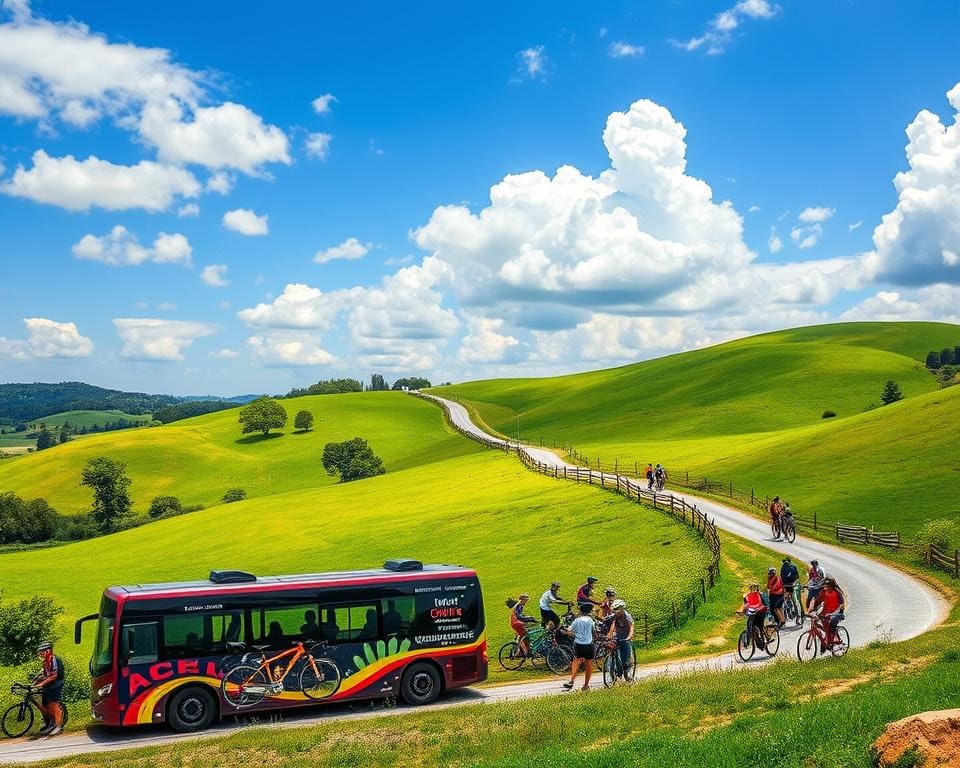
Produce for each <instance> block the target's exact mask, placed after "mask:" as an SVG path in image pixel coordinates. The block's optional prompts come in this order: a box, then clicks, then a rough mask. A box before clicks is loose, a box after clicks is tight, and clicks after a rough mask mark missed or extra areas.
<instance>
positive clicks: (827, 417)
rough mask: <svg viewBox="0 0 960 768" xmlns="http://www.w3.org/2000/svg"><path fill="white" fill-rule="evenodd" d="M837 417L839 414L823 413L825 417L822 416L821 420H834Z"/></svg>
mask: <svg viewBox="0 0 960 768" xmlns="http://www.w3.org/2000/svg"><path fill="white" fill-rule="evenodd" d="M836 415H837V414H836V413H834V412H833V411H824V412H823V416H821V417H820V418H821V419H832V418H834V417H835V416H836Z"/></svg>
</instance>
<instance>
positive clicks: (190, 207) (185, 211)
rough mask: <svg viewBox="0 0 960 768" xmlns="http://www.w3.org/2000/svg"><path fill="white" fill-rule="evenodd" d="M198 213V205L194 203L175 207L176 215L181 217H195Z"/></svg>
mask: <svg viewBox="0 0 960 768" xmlns="http://www.w3.org/2000/svg"><path fill="white" fill-rule="evenodd" d="M199 215H200V206H199V205H197V204H196V203H187V204H186V205H181V206H180V207H179V208H178V209H177V216H178V217H180V218H181V219H185V218H187V217H197V216H199Z"/></svg>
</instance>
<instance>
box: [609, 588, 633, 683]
mask: <svg viewBox="0 0 960 768" xmlns="http://www.w3.org/2000/svg"><path fill="white" fill-rule="evenodd" d="M609 621H610V628H609V629H608V630H607V639H608V640H613V641H615V642H616V644H617V652H618V653H619V654H620V667H621V669H622V670H623V675H624V677H629V675H630V672H629V670H630V662H631V661H632V659H631V654H630V646H631V641H632V640H633V631H634V624H633V616H631V615H630V612H629V611H627V604H626V603H625V602H624V601H623V600H614V601H613V618H612V620H609Z"/></svg>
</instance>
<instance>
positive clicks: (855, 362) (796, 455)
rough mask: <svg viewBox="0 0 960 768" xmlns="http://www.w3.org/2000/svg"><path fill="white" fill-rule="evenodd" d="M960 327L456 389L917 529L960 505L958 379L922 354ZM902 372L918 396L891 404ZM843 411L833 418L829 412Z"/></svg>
mask: <svg viewBox="0 0 960 768" xmlns="http://www.w3.org/2000/svg"><path fill="white" fill-rule="evenodd" d="M958 338H960V326H955V325H947V324H940V323H852V324H844V325H827V326H814V327H811V328H800V329H796V330H791V331H780V332H777V333H772V334H765V335H762V336H754V337H751V338H748V339H743V340H740V341H735V342H730V343H728V344H723V345H720V346H717V347H711V348H709V349H705V350H698V351H694V352H688V353H684V354H681V355H673V356H670V357H666V358H662V359H659V360H652V361H649V362H645V363H639V364H636V365H632V366H626V367H623V368H616V369H612V370H607V371H597V372H593V373H587V374H577V375H574V376H567V377H561V378H556V379H541V380H527V379H518V380H497V381H486V382H474V383H470V384H462V385H456V386H453V387H444V388H443V389H442V390H439V393H440V394H444V395H445V396H448V397H449V396H454V397H456V398H457V399H460V400H462V401H463V402H464V404H466V405H467V406H468V407H469V408H471V409H472V410H473V411H474V412H475V413H476V414H478V417H479V418H480V419H481V420H482V421H484V422H485V423H486V424H488V425H490V426H491V427H493V428H494V429H496V430H499V431H501V432H503V433H508V434H512V433H513V432H514V430H515V424H516V416H517V414H519V415H520V427H521V435H522V436H525V439H527V440H530V441H532V442H537V441H539V438H540V437H541V436H542V437H543V438H544V443H545V444H546V445H548V446H552V445H554V444H556V445H559V446H562V445H570V444H572V445H573V446H574V447H575V448H576V449H577V451H579V452H580V453H581V454H584V455H586V456H587V457H589V458H590V459H592V460H596V459H597V458H600V459H601V460H602V461H603V463H604V465H605V466H606V465H610V464H613V462H614V461H617V462H618V464H619V466H620V467H630V468H632V467H633V466H634V463H635V462H637V463H639V464H640V466H641V468H642V466H643V465H644V463H645V462H647V461H653V462H661V463H663V464H665V465H666V466H667V467H668V468H669V469H670V470H671V471H672V472H673V474H674V476H676V475H677V473H679V472H682V471H684V470H689V471H690V473H691V474H695V475H705V476H707V477H710V478H711V479H717V480H722V481H725V482H733V484H734V485H735V486H737V487H739V488H744V489H749V488H750V487H754V488H756V490H757V492H758V493H759V494H760V495H764V494H769V495H771V496H772V495H774V494H779V495H781V496H783V497H785V498H787V499H789V500H790V501H791V502H792V506H793V508H794V510H795V512H796V513H797V514H800V515H810V514H811V513H812V510H813V509H816V510H817V512H818V515H819V517H820V519H825V520H831V521H833V520H842V521H844V522H864V523H867V524H873V525H875V526H876V527H877V528H878V529H879V528H887V529H895V530H900V531H901V532H903V533H904V534H906V535H909V534H912V533H913V532H915V531H916V529H917V527H918V526H919V525H920V524H921V523H922V522H923V521H924V520H926V519H929V518H931V517H938V516H950V515H956V514H957V512H958V510H960V507H957V505H956V504H955V503H953V502H952V501H951V499H952V495H950V494H947V496H946V497H945V496H944V493H943V487H944V478H946V477H951V476H954V475H955V473H956V472H957V471H958V470H960V430H957V429H955V428H954V425H956V424H957V423H958V422H960V387H954V388H950V389H946V390H939V389H938V385H937V382H936V379H935V378H934V377H933V376H932V375H931V374H930V373H929V372H927V371H926V370H925V369H923V366H922V364H921V363H920V358H922V357H923V356H925V354H926V351H927V350H929V349H934V348H939V347H941V346H946V345H947V344H953V343H954V342H953V341H952V340H953V339H958ZM888 378H893V379H895V380H897V381H898V382H899V383H900V385H901V386H902V388H903V390H904V393H905V395H906V396H907V399H906V400H905V401H903V402H900V403H896V404H894V405H891V406H884V407H882V408H877V409H875V410H866V407H867V406H868V405H869V404H870V403H871V402H872V403H878V402H879V393H880V389H881V387H882V384H883V382H884V381H885V380H886V379H888ZM827 409H830V410H833V411H835V412H836V413H837V414H838V417H837V418H835V419H827V420H824V419H821V418H820V417H821V414H822V412H823V411H824V410H827Z"/></svg>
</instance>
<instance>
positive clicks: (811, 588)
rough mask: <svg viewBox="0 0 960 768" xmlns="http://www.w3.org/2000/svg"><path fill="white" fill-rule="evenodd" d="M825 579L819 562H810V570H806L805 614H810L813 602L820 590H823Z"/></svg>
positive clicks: (825, 576)
mask: <svg viewBox="0 0 960 768" xmlns="http://www.w3.org/2000/svg"><path fill="white" fill-rule="evenodd" d="M826 578H827V575H826V573H824V570H823V568H821V567H820V561H819V560H811V561H810V568H809V569H807V613H809V612H810V607H811V606H812V605H813V601H814V600H816V599H817V595H819V594H820V590H822V589H823V584H824V582H825V581H826Z"/></svg>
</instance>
